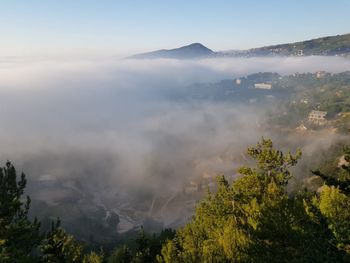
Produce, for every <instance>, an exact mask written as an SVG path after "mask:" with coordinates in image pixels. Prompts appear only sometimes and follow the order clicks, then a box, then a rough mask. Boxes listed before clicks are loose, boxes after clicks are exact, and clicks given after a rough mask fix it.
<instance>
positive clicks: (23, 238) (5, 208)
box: [0, 162, 42, 262]
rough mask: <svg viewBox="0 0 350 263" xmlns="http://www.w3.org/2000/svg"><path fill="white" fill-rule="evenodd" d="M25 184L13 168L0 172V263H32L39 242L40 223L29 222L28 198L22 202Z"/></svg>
mask: <svg viewBox="0 0 350 263" xmlns="http://www.w3.org/2000/svg"><path fill="white" fill-rule="evenodd" d="M26 184H27V181H26V176H25V174H24V173H22V174H21V176H20V178H17V172H16V169H15V168H14V166H13V165H12V164H11V163H10V162H7V163H6V165H5V167H2V168H0V256H1V260H2V262H34V261H35V257H34V254H35V248H36V247H37V245H38V244H39V242H40V241H41V238H42V237H41V235H40V232H39V228H40V223H39V222H38V221H37V220H36V219H34V221H33V222H32V221H30V220H29V218H28V211H29V208H30V202H31V200H30V198H29V197H28V196H27V197H26V199H25V200H23V199H22V196H23V194H24V189H25V187H26Z"/></svg>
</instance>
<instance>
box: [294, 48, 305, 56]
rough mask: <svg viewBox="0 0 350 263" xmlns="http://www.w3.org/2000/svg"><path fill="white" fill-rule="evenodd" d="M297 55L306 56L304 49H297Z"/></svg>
mask: <svg viewBox="0 0 350 263" xmlns="http://www.w3.org/2000/svg"><path fill="white" fill-rule="evenodd" d="M296 55H297V56H299V57H302V56H304V50H302V49H299V50H298V51H297V54H296Z"/></svg>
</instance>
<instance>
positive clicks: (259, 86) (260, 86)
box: [254, 83, 272, 89]
mask: <svg viewBox="0 0 350 263" xmlns="http://www.w3.org/2000/svg"><path fill="white" fill-rule="evenodd" d="M254 88H256V89H271V88H272V85H271V84H268V83H255V84H254Z"/></svg>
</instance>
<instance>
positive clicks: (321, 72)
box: [316, 71, 327, 79]
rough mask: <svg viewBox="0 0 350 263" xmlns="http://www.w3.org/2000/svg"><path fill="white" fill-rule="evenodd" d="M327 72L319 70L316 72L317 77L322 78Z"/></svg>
mask: <svg viewBox="0 0 350 263" xmlns="http://www.w3.org/2000/svg"><path fill="white" fill-rule="evenodd" d="M326 74H327V72H326V71H317V72H316V78H318V79H320V78H323V77H324V76H326Z"/></svg>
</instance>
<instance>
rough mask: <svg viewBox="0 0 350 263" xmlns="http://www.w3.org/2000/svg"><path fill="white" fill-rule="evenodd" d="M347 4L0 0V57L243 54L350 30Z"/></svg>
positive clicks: (324, 0)
mask: <svg viewBox="0 0 350 263" xmlns="http://www.w3.org/2000/svg"><path fill="white" fill-rule="evenodd" d="M349 12H350V1H348V0H337V1H334V0H317V1H316V0H314V1H312V0H310V1H305V0H294V1H292V0H284V1H279V0H265V1H261V0H259V1H258V0H255V1H254V0H244V1H243V0H242V1H233V0H227V1H226V0H221V1H220V0H217V1H209V0H192V1H190V0H176V1H167V0H148V1H147V0H133V1H126V0H125V1H118V0H114V1H112V0H74V1H73V0H56V1H54V0H0V35H1V41H0V56H28V55H29V56H30V55H47V54H104V55H111V54H112V55H129V54H133V53H138V52H145V51H151V50H155V49H161V48H173V47H178V46H181V45H186V44H189V43H193V42H200V43H202V44H204V45H206V46H208V47H209V48H211V49H213V50H229V49H246V48H252V47H259V46H264V45H270V44H277V43H287V42H293V41H299V40H306V39H311V38H316V37H321V36H328V35H336V34H344V33H349V32H350V30H349V27H348V25H350V16H349V15H348V14H349Z"/></svg>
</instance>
